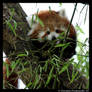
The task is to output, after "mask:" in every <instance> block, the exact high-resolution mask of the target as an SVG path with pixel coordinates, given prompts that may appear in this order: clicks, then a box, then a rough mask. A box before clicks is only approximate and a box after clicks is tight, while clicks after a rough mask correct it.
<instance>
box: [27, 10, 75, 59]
mask: <svg viewBox="0 0 92 92" xmlns="http://www.w3.org/2000/svg"><path fill="white" fill-rule="evenodd" d="M64 13H65V12H64V11H63V12H62V14H61V13H60V12H56V11H54V10H44V11H40V12H38V13H37V14H34V15H35V16H38V18H39V19H40V20H41V21H42V23H43V26H42V25H41V23H39V22H38V21H35V20H34V21H33V24H32V26H31V30H30V31H29V32H28V36H30V38H31V39H39V40H38V42H37V41H36V42H34V43H36V44H35V45H37V48H40V47H39V46H42V43H45V42H46V41H48V40H49V41H52V40H56V39H57V42H56V44H58V43H60V44H63V41H61V40H60V39H58V37H59V36H60V34H61V33H63V32H64V34H66V32H67V29H68V26H69V24H70V21H69V20H68V19H67V18H66V16H65V14H64ZM60 14H61V15H60ZM35 19H36V17H35ZM27 20H28V23H29V25H31V19H30V17H28V18H27ZM63 37H64V35H63ZM68 38H71V39H66V42H70V46H68V47H67V48H65V50H64V52H63V55H62V58H64V59H69V58H71V57H72V56H73V55H74V54H75V48H76V31H75V29H74V26H73V25H72V24H71V25H70V30H69V32H68ZM46 48H47V49H48V47H46ZM47 49H46V50H47ZM61 49H62V47H58V48H56V49H55V51H54V52H53V53H52V54H56V55H58V56H60V53H59V52H60V50H61ZM44 50H45V49H44ZM40 56H41V55H40Z"/></svg>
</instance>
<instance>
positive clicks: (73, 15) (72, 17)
mask: <svg viewBox="0 0 92 92" xmlns="http://www.w3.org/2000/svg"><path fill="white" fill-rule="evenodd" d="M76 7H77V3H76V4H75V8H74V11H73V14H72V18H71V21H70V24H69V26H68V30H67V32H66V35H65V39H64V42H65V41H66V38H67V35H68V32H69V31H70V25H71V23H72V21H73V17H74V14H75V10H76Z"/></svg>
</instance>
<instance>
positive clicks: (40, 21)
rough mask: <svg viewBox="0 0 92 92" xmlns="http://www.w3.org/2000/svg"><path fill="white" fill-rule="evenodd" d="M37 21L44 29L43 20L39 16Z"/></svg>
mask: <svg viewBox="0 0 92 92" xmlns="http://www.w3.org/2000/svg"><path fill="white" fill-rule="evenodd" d="M36 16H37V15H36ZM37 21H38V22H39V23H40V24H41V26H42V27H44V24H43V22H42V20H41V19H40V18H39V17H38V16H37Z"/></svg>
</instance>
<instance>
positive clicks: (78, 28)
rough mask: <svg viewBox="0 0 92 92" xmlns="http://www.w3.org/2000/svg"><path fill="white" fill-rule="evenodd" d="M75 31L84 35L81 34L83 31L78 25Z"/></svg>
mask: <svg viewBox="0 0 92 92" xmlns="http://www.w3.org/2000/svg"><path fill="white" fill-rule="evenodd" d="M75 28H76V30H79V31H80V32H81V33H83V34H84V32H83V30H82V29H81V28H80V27H79V26H78V25H76V27H75Z"/></svg>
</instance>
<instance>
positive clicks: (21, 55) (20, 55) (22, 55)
mask: <svg viewBox="0 0 92 92" xmlns="http://www.w3.org/2000/svg"><path fill="white" fill-rule="evenodd" d="M17 56H18V57H24V56H28V55H27V54H18V55H17Z"/></svg>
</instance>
